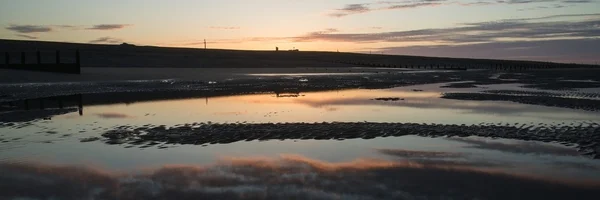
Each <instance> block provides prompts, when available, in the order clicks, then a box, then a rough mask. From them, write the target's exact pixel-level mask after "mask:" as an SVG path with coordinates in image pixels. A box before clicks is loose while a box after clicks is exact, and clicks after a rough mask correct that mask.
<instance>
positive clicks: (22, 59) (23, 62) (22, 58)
mask: <svg viewBox="0 0 600 200" xmlns="http://www.w3.org/2000/svg"><path fill="white" fill-rule="evenodd" d="M21 64H25V52H21Z"/></svg>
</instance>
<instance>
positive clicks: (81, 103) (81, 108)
mask: <svg viewBox="0 0 600 200" xmlns="http://www.w3.org/2000/svg"><path fill="white" fill-rule="evenodd" d="M78 96H79V102H78V104H79V105H78V106H77V108H78V110H79V116H82V115H83V95H81V94H80V95H78Z"/></svg>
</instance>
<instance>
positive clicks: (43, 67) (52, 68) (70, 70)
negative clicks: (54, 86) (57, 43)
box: [0, 50, 81, 74]
mask: <svg viewBox="0 0 600 200" xmlns="http://www.w3.org/2000/svg"><path fill="white" fill-rule="evenodd" d="M35 55H36V62H35V63H27V54H26V53H25V52H21V61H20V62H19V63H12V62H11V54H10V52H4V64H3V65H1V66H0V68H3V69H16V70H28V71H41V72H56V73H67V74H81V55H80V53H79V50H76V51H75V63H62V61H61V55H60V51H58V50H57V51H56V55H55V61H56V63H43V62H42V53H41V52H40V51H36V53H35Z"/></svg>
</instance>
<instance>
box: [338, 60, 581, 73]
mask: <svg viewBox="0 0 600 200" xmlns="http://www.w3.org/2000/svg"><path fill="white" fill-rule="evenodd" d="M333 63H341V64H349V65H356V66H361V67H374V68H404V69H432V70H437V69H439V70H467V69H488V70H496V71H523V70H540V69H576V68H589V65H578V64H560V63H531V64H528V63H487V64H472V63H468V64H443V63H433V64H389V63H385V64H384V63H373V62H368V61H344V60H336V61H333Z"/></svg>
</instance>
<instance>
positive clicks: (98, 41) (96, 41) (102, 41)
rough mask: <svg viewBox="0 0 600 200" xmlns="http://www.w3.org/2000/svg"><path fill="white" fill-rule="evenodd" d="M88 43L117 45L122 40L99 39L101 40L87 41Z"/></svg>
mask: <svg viewBox="0 0 600 200" xmlns="http://www.w3.org/2000/svg"><path fill="white" fill-rule="evenodd" d="M89 43H94V44H119V43H123V40H121V39H118V38H112V37H101V38H98V39H95V40H92V41H89Z"/></svg>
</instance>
